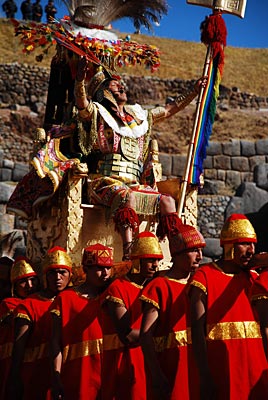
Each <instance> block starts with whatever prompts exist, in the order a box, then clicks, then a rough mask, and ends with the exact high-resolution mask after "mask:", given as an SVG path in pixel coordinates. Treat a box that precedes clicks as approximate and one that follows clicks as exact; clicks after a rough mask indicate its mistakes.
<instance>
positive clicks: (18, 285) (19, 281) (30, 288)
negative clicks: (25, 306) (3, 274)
mask: <svg viewBox="0 0 268 400" xmlns="http://www.w3.org/2000/svg"><path fill="white" fill-rule="evenodd" d="M10 280H11V293H12V296H17V297H20V298H26V297H27V296H29V295H30V294H33V293H34V292H36V291H37V290H38V288H39V283H40V282H39V278H38V276H37V273H36V272H35V271H34V269H33V266H32V264H31V262H30V260H29V259H28V258H27V257H24V256H19V257H17V258H16V259H15V261H14V263H13V265H12V267H11V271H10Z"/></svg>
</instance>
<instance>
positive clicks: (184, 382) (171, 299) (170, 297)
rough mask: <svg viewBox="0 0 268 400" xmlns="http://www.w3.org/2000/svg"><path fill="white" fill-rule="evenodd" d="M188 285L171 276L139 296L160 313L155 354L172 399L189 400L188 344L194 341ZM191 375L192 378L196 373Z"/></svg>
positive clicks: (155, 282)
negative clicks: (190, 320) (191, 335)
mask: <svg viewBox="0 0 268 400" xmlns="http://www.w3.org/2000/svg"><path fill="white" fill-rule="evenodd" d="M186 285H187V282H185V283H182V282H181V281H179V280H176V279H171V278H168V277H159V278H155V279H153V280H152V281H151V282H150V283H149V284H148V285H147V286H146V287H145V288H144V289H143V291H142V296H141V297H140V299H141V300H142V301H144V302H147V303H151V304H152V305H153V306H154V307H156V308H157V310H158V312H159V317H158V320H157V325H156V329H155V332H154V344H155V351H156V353H157V355H158V360H159V364H160V368H161V369H162V371H163V372H164V374H165V376H166V378H167V379H168V382H169V385H170V388H171V397H170V399H172V400H177V399H185V400H187V399H189V385H188V353H189V348H188V345H189V344H190V341H191V339H190V332H189V328H188V329H187V327H189V321H188V320H187V319H188V317H187V314H188V312H187V310H188V303H187V295H186V287H187V286H186ZM176 305H177V306H176ZM190 373H191V375H192V373H193V371H191V372H190Z"/></svg>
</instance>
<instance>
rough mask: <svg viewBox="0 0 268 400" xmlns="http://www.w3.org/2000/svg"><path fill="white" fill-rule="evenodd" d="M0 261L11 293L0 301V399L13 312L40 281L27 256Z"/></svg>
mask: <svg viewBox="0 0 268 400" xmlns="http://www.w3.org/2000/svg"><path fill="white" fill-rule="evenodd" d="M1 262H2V263H3V265H6V266H7V267H8V268H7V269H6V273H7V276H6V278H7V277H8V279H9V282H10V290H11V293H12V297H6V298H5V299H3V300H2V301H1V303H0V399H1V400H4V399H6V384H7V378H8V373H9V369H10V364H11V353H12V347H13V336H14V329H13V313H14V310H15V308H16V307H17V305H18V304H19V303H20V302H22V301H23V300H24V299H26V297H27V296H29V295H31V294H33V293H35V292H36V291H37V290H39V284H40V282H39V278H38V276H37V273H36V272H35V271H34V269H33V266H32V265H31V262H30V260H29V259H28V258H26V257H24V256H19V257H16V259H15V261H14V260H13V261H12V260H11V259H9V258H8V257H1Z"/></svg>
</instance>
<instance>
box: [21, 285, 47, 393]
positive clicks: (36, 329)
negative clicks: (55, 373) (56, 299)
mask: <svg viewBox="0 0 268 400" xmlns="http://www.w3.org/2000/svg"><path fill="white" fill-rule="evenodd" d="M51 303H52V300H50V299H47V298H45V297H43V296H41V294H39V293H36V294H33V295H31V296H30V297H27V299H25V300H24V301H23V302H22V303H20V304H19V305H18V306H17V307H16V309H15V311H14V317H16V318H25V319H27V320H28V321H30V322H31V327H30V335H29V337H28V340H27V345H26V350H25V355H24V361H23V365H22V379H23V385H24V395H23V399H25V400H36V399H38V400H43V399H46V396H47V392H48V390H49V388H50V359H49V348H48V344H49V340H50V337H51V317H50V314H49V312H48V310H49V307H50V306H51Z"/></svg>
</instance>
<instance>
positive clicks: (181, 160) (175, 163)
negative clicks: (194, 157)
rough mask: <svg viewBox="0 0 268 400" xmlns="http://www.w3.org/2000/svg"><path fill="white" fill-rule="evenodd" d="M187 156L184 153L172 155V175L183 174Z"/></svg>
mask: <svg viewBox="0 0 268 400" xmlns="http://www.w3.org/2000/svg"><path fill="white" fill-rule="evenodd" d="M186 161H187V157H186V156H185V155H179V154H176V155H174V156H172V175H174V176H183V175H184V170H185V166H186Z"/></svg>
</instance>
